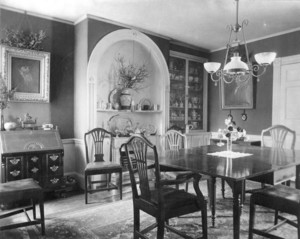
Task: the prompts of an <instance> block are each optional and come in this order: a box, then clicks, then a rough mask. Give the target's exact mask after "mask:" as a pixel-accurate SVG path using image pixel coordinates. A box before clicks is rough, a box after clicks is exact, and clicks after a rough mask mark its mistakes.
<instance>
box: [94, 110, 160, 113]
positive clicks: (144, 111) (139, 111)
mask: <svg viewBox="0 0 300 239" xmlns="http://www.w3.org/2000/svg"><path fill="white" fill-rule="evenodd" d="M97 112H107V113H127V114H134V113H137V114H149V113H161V112H162V111H161V110H135V111H131V110H107V109H97Z"/></svg>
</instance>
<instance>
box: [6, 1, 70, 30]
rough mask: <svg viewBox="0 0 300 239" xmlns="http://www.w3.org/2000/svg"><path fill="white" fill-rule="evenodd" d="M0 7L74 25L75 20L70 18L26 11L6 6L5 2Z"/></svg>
mask: <svg viewBox="0 0 300 239" xmlns="http://www.w3.org/2000/svg"><path fill="white" fill-rule="evenodd" d="M0 9H4V10H8V11H12V12H17V13H21V14H27V15H30V16H33V17H39V18H44V19H47V20H51V21H56V22H61V23H65V24H69V25H74V22H72V21H68V20H64V19H60V18H56V17H50V16H47V15H43V14H38V13H34V12H30V11H25V10H21V9H17V8H13V7H8V6H5V5H3V4H0Z"/></svg>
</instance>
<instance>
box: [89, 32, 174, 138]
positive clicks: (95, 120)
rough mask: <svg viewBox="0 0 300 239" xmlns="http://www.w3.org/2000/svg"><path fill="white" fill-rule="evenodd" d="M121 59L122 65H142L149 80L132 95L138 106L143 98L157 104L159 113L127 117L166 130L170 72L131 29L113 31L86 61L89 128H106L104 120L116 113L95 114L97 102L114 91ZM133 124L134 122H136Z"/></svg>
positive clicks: (153, 46)
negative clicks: (144, 66)
mask: <svg viewBox="0 0 300 239" xmlns="http://www.w3.org/2000/svg"><path fill="white" fill-rule="evenodd" d="M118 57H124V59H125V62H131V63H133V64H135V65H136V64H137V65H141V64H145V65H146V67H147V70H148V72H149V77H148V79H147V81H146V82H145V86H146V87H145V88H144V89H142V90H140V91H139V92H133V100H134V101H135V103H136V104H137V103H138V102H139V101H140V100H142V99H143V98H149V99H150V100H151V101H152V103H153V104H159V105H160V109H161V113H154V114H138V113H132V115H129V117H132V118H134V119H135V121H136V122H137V121H143V122H145V121H146V122H147V121H149V122H152V123H153V122H155V124H156V125H155V126H156V127H157V130H158V134H161V133H163V132H164V131H165V129H166V124H167V122H168V117H169V115H168V112H169V107H168V103H167V101H168V99H169V91H170V89H169V87H170V82H169V71H168V66H167V64H166V61H165V58H164V56H163V54H162V52H161V51H160V49H159V48H158V47H157V45H156V44H155V43H154V42H153V41H152V40H151V39H150V38H149V37H148V36H146V35H145V34H143V33H141V32H138V31H136V30H132V29H122V30H117V31H114V32H112V33H110V34H108V35H106V36H105V37H104V38H102V39H101V40H100V41H99V42H98V44H97V45H96V46H95V48H94V49H93V51H92V54H91V57H90V59H89V62H88V68H87V76H88V104H89V106H88V109H89V114H88V118H89V129H92V128H94V127H104V128H107V121H108V120H109V118H110V117H111V116H113V115H114V114H117V113H118V112H110V113H107V112H106V113H105V112H98V111H97V104H99V102H101V101H102V102H108V101H109V94H110V92H111V91H112V90H113V89H114V88H116V85H117V79H116V68H117V63H116V59H117V58H118ZM136 122H135V123H136Z"/></svg>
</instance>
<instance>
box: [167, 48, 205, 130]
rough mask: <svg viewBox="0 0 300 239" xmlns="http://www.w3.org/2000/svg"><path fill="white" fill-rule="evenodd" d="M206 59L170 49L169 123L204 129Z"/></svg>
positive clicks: (182, 126) (170, 124) (183, 127)
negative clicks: (204, 65) (204, 64)
mask: <svg viewBox="0 0 300 239" xmlns="http://www.w3.org/2000/svg"><path fill="white" fill-rule="evenodd" d="M206 61H207V59H205V58H201V57H196V56H191V55H188V54H184V53H179V52H174V51H171V53H170V60H169V72H170V114H169V119H170V123H169V126H170V127H172V126H178V127H180V128H182V129H186V125H189V128H190V131H195V132H196V131H206V130H207V73H205V70H204V67H203V63H204V62H206Z"/></svg>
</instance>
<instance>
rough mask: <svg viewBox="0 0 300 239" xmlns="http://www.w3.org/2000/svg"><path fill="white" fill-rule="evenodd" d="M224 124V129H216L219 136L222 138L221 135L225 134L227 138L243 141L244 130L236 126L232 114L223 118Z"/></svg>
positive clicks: (245, 133)
mask: <svg viewBox="0 0 300 239" xmlns="http://www.w3.org/2000/svg"><path fill="white" fill-rule="evenodd" d="M225 125H226V128H225V129H223V130H222V129H219V131H218V135H219V137H220V138H223V136H225V137H226V138H228V139H231V140H240V141H244V140H245V139H246V135H247V132H246V130H245V129H242V128H241V127H236V123H235V121H233V117H232V115H228V117H227V118H226V119H225ZM221 136H222V137H221Z"/></svg>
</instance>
